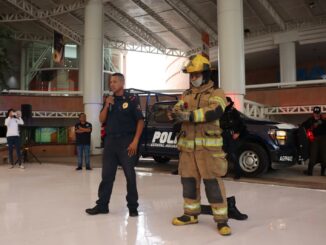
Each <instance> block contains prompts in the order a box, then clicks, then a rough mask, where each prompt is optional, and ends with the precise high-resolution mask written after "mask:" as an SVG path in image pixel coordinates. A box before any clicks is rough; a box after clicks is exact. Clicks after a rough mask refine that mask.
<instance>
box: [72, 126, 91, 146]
mask: <svg viewBox="0 0 326 245" xmlns="http://www.w3.org/2000/svg"><path fill="white" fill-rule="evenodd" d="M78 128H90V129H91V132H92V124H91V123H89V122H85V123H84V124H82V123H80V122H79V123H77V124H76V125H75V130H77V129H78ZM91 132H88V133H87V132H83V133H76V144H77V145H90V144H91Z"/></svg>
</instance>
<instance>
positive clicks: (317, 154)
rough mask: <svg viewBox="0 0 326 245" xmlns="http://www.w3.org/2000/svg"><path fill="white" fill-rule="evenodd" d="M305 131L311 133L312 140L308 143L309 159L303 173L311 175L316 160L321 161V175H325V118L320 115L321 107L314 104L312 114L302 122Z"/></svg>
mask: <svg viewBox="0 0 326 245" xmlns="http://www.w3.org/2000/svg"><path fill="white" fill-rule="evenodd" d="M302 127H304V128H305V129H306V130H307V131H310V132H311V133H312V134H313V140H312V142H311V143H310V159H309V164H308V169H307V170H306V171H304V174H305V175H310V176H311V175H312V173H313V168H314V166H315V165H316V163H317V161H318V160H320V161H321V175H322V176H325V169H326V120H325V119H324V118H323V117H322V114H321V108H320V107H319V106H315V107H314V108H313V115H312V116H311V117H309V118H308V119H307V120H306V121H305V122H303V123H302Z"/></svg>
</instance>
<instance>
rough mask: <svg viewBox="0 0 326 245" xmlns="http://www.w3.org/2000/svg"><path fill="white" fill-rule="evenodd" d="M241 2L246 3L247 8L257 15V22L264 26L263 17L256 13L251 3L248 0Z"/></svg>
mask: <svg viewBox="0 0 326 245" xmlns="http://www.w3.org/2000/svg"><path fill="white" fill-rule="evenodd" d="M243 2H244V3H245V4H246V5H247V7H248V9H249V10H250V11H251V12H253V13H254V14H255V15H256V17H257V19H258V20H259V22H260V23H261V24H262V25H263V26H264V27H266V24H265V22H264V21H263V19H262V18H261V16H260V15H259V14H258V13H257V11H256V10H255V9H254V8H253V7H252V5H251V4H250V3H249V1H248V0H244V1H243Z"/></svg>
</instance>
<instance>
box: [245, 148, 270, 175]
mask: <svg viewBox="0 0 326 245" xmlns="http://www.w3.org/2000/svg"><path fill="white" fill-rule="evenodd" d="M239 165H240V169H241V172H242V175H243V176H246V177H256V176H258V175H262V174H264V173H265V172H266V171H267V170H268V167H269V165H270V164H269V157H268V154H267V152H266V151H265V149H264V148H263V147H261V146H260V145H257V144H254V143H246V144H244V145H243V146H242V147H241V149H240V151H239Z"/></svg>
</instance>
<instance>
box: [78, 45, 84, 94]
mask: <svg viewBox="0 0 326 245" xmlns="http://www.w3.org/2000/svg"><path fill="white" fill-rule="evenodd" d="M78 56H79V57H78V58H79V64H78V65H79V70H78V90H79V91H84V70H85V69H84V67H85V66H84V46H83V45H80V46H78Z"/></svg>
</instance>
